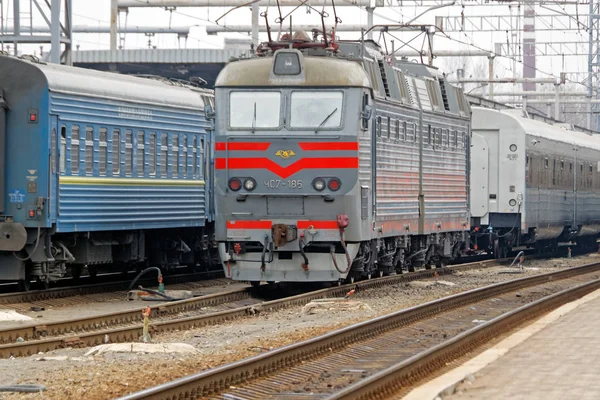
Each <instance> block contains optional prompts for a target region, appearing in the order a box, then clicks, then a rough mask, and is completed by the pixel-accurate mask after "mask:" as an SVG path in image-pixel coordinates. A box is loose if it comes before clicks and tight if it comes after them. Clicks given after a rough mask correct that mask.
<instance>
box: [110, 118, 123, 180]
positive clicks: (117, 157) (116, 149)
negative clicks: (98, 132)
mask: <svg viewBox="0 0 600 400" xmlns="http://www.w3.org/2000/svg"><path fill="white" fill-rule="evenodd" d="M120 150H121V131H119V130H118V129H113V132H112V174H113V176H117V175H119V173H120V172H121V153H120Z"/></svg>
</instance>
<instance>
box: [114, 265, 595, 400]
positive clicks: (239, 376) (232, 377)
mask: <svg viewBox="0 0 600 400" xmlns="http://www.w3.org/2000/svg"><path fill="white" fill-rule="evenodd" d="M598 270H600V263H593V264H588V265H584V266H580V267H574V268H570V269H567V270H562V271H558V272H551V273H547V274H542V275H536V276H532V277H525V278H520V279H515V280H511V281H507V282H502V283H497V284H493V285H489V286H485V287H482V288H477V289H473V290H469V291H467V292H463V293H459V294H455V295H452V296H448V297H445V298H442V299H437V300H433V301H430V302H427V303H424V304H420V305H418V306H414V307H410V308H407V309H404V310H401V311H397V312H394V313H391V314H387V315H384V316H381V317H377V318H373V319H371V320H368V321H364V322H360V323H357V324H354V325H350V326H348V327H345V328H341V329H338V330H335V331H332V332H329V333H327V334H324V335H321V336H318V337H315V338H312V339H308V340H305V341H302V342H299V343H295V344H292V345H288V346H284V347H281V348H279V349H275V350H273V351H270V352H268V353H263V354H260V355H257V356H254V357H249V358H247V359H244V360H240V361H236V362H233V363H230V364H227V365H223V366H221V367H217V368H214V369H210V370H207V371H203V372H199V373H196V374H192V375H188V376H186V377H183V378H180V379H176V380H174V381H171V382H167V383H164V384H161V385H158V386H155V387H152V388H149V389H146V390H142V391H139V392H136V393H132V394H130V395H127V396H124V397H121V398H120V400H134V399H176V398H182V397H183V398H196V397H205V396H210V395H215V394H217V393H220V392H222V391H223V390H226V389H228V388H229V387H230V386H240V385H241V384H244V383H246V382H249V381H251V380H255V379H257V378H262V377H265V376H267V375H269V374H271V373H273V372H275V371H278V370H280V369H282V368H287V367H291V366H294V365H297V364H298V363H301V362H303V361H307V360H310V359H314V358H317V357H320V356H322V355H324V354H329V353H331V352H332V351H338V350H340V349H342V348H344V347H346V346H348V345H350V344H352V343H356V342H361V341H364V340H367V339H369V338H372V337H375V336H378V335H380V334H382V333H385V332H388V331H390V330H392V329H397V328H400V327H404V326H408V325H410V324H412V323H414V322H417V321H420V320H424V319H428V318H431V317H433V316H435V315H438V314H440V313H443V312H446V311H449V310H453V309H456V308H458V307H462V306H465V305H468V304H472V303H474V302H477V301H481V300H484V299H487V298H490V297H494V296H497V295H500V294H503V293H507V292H512V291H515V290H519V289H521V288H524V287H529V286H536V285H539V284H543V283H547V282H551V281H555V280H561V279H566V278H570V277H574V276H577V275H581V274H587V273H591V272H595V271H598ZM367 282H369V281H367Z"/></svg>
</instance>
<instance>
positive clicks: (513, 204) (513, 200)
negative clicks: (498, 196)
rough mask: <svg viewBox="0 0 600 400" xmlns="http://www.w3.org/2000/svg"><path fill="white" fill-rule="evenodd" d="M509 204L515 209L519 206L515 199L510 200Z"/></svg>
mask: <svg viewBox="0 0 600 400" xmlns="http://www.w3.org/2000/svg"><path fill="white" fill-rule="evenodd" d="M508 204H510V206H511V207H514V206H516V205H517V201H516V200H515V199H510V200H509V201H508Z"/></svg>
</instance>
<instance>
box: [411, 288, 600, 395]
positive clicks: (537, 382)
mask: <svg viewBox="0 0 600 400" xmlns="http://www.w3.org/2000/svg"><path fill="white" fill-rule="evenodd" d="M599 307H600V290H599V291H595V292H593V293H590V294H589V295H587V296H585V297H583V298H581V299H579V300H577V301H574V302H571V303H569V304H566V305H564V306H563V307H560V308H558V309H556V310H554V311H553V312H551V313H549V314H548V315H546V316H544V317H543V318H541V319H539V320H537V321H536V322H534V323H533V324H531V325H529V326H527V327H525V328H523V329H521V330H519V331H518V332H516V333H514V334H513V335H511V336H509V337H508V338H506V339H505V340H503V341H502V342H500V343H499V344H497V345H496V346H494V347H493V348H491V349H488V350H486V351H485V352H483V353H481V354H480V355H479V356H477V357H475V358H473V359H472V360H470V361H468V362H466V363H465V364H463V365H461V366H460V367H458V368H456V369H454V370H452V371H450V372H448V373H446V374H444V375H442V376H440V377H438V378H437V379H434V380H432V381H430V382H428V383H427V384H425V385H423V386H421V387H419V388H416V389H415V390H413V391H412V392H410V393H409V394H408V395H407V396H405V397H404V399H405V400H417V399H418V400H430V399H431V400H433V399H444V400H446V399H452V400H459V399H486V400H496V399H497V400H500V399H502V400H504V399H543V400H565V399H588V398H589V399H599V398H600V380H598V379H597V374H596V373H595V371H597V370H598V369H599V368H600V335H599V334H598V332H599V331H600V318H598V317H599V316H600V311H598V310H599Z"/></svg>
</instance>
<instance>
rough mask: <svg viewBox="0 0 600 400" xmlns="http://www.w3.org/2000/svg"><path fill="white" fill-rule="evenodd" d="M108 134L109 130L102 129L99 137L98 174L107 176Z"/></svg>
mask: <svg viewBox="0 0 600 400" xmlns="http://www.w3.org/2000/svg"><path fill="white" fill-rule="evenodd" d="M107 133H108V129H106V128H100V135H99V137H98V172H99V173H100V175H106V164H107V162H108V158H107V154H108V146H107Z"/></svg>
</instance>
